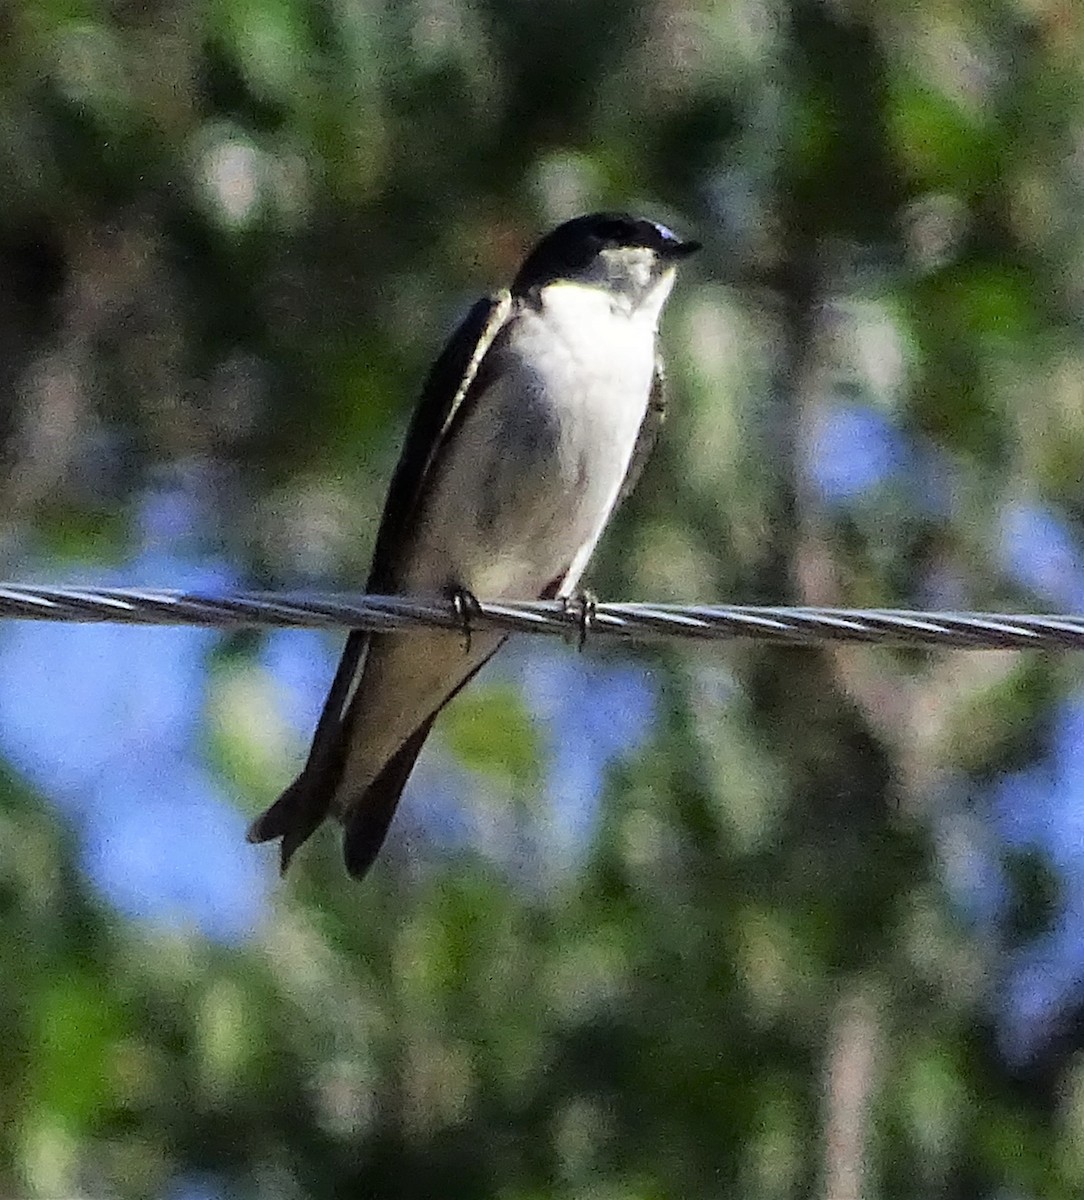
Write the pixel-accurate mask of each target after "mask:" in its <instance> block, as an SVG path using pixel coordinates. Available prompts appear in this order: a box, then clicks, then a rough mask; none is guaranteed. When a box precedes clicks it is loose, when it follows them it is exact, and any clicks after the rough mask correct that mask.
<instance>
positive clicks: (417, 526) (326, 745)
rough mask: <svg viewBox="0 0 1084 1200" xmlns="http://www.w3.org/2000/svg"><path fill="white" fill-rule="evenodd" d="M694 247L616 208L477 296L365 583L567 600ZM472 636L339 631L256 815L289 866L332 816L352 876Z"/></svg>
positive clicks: (370, 851)
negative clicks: (307, 729)
mask: <svg viewBox="0 0 1084 1200" xmlns="http://www.w3.org/2000/svg"><path fill="white" fill-rule="evenodd" d="M698 248H699V243H697V242H689V241H683V240H682V239H681V238H679V237H678V236H677V235H676V234H674V233H672V232H671V231H670V230H669V229H667V228H666V227H665V226H664V225H659V224H656V223H655V222H654V221H648V220H643V219H641V218H637V217H631V216H627V215H625V214H620V213H596V214H593V215H591V216H584V217H577V218H576V219H575V220H572V221H567V222H566V223H565V224H563V225H561V226H559V227H558V228H557V229H555V230H553V232H552V233H550V234H548V235H547V236H546V237H544V238H543V239H542V241H540V242H539V243H538V245H537V246H535V248H534V249H533V250H532V251H531V253H530V254H528V256H527V258H526V259H525V260H524V262H523V265H522V266H521V267H520V269H519V273H518V274H517V275H516V277H515V279H514V281H513V283H512V286H511V288H508V289H505V290H504V291H501V292H498V293H497V294H496V295H494V296H492V297H490V298H488V299H484V300H480V301H479V302H478V303H477V304H475V306H474V307H473V308H472V309H471V310H470V312H469V313H468V314H467V316H466V318H465V319H464V321H463V323H462V324H461V325H460V326H459V328H458V329H457V330H456V332H455V333H454V334H453V335H452V338H451V340H450V341H449V342H448V344H447V346H445V348H444V351H443V352H442V354H441V355H440V357H439V358H438V359H437V361H436V363H435V364H434V366H433V368H432V370H431V372H430V374H429V378H428V380H427V382H426V384H425V387H424V389H423V391H422V397H421V400H420V402H419V404H418V407H417V410H416V411H415V413H414V417H413V419H412V421H411V424H410V428H409V430H408V432H407V436H406V443H405V445H404V447H403V451H402V455H401V457H400V459H399V465H398V466H397V468H396V470H395V473H394V475H393V477H392V481H391V486H390V489H389V491H388V498H387V501H386V503H385V506H384V515H383V518H382V520H381V524H380V529H379V532H378V534H377V539H376V549H375V551H374V554H373V563H372V568H371V570H370V573H369V582H368V585H367V590H368V591H369V592H370V593H374V594H405V595H417V596H443V597H449V596H451V597H454V598H455V599H457V600H458V601H459V602H461V603H462V602H463V601H464V600H470V599H471V598H473V596H484V597H489V598H494V597H504V598H516V599H523V598H527V597H538V598H540V599H543V598H544V599H552V598H566V599H567V598H571V597H572V596H573V595H574V594H575V592H576V588H577V587H578V585H579V582H580V577H581V576H582V575H583V572H584V570H585V568H586V567H587V564H588V561H589V560H590V558H591V555H592V553H593V552H594V549H595V546H596V544H597V543H598V540H599V538H600V537H601V536H602V531H603V530H604V529H605V527H606V523H607V522H608V521H609V519H610V516H611V514H612V513H613V511H614V509H615V508H616V507H617V506H618V505H619V504H620V503H621V501H622V500H623V499H624V498H625V496H626V495H627V494H628V493H629V492H630V491H631V490H632V487H633V485H634V484H635V482H636V479H637V477H638V476H639V474H640V471H641V469H642V468H643V465H644V463H645V461H646V459H647V456H648V454H649V453H650V451H651V448H652V446H653V445H654V442H655V438H656V436H657V434H658V430H659V427H660V425H661V423H662V417H663V413H664V407H665V401H664V394H663V392H664V387H663V368H662V361H661V359H660V357H659V353H658V346H657V341H658V322H659V315H660V313H661V311H662V307H663V304H664V303H665V301H666V298H667V296H668V295H669V294H670V289H671V288H672V287H673V284H674V274H675V269H676V266H677V264H678V263H679V262H680V261H681V260H682V259H684V258H685V257H686V256H687V255H689V254H691V253H692V252H693V251H695V250H697V249H698ZM505 637H506V635H504V634H501V633H495V632H492V631H488V630H482V631H479V632H477V633H475V634H474V635H473V636H468V637H467V638H466V639H464V637H463V636H462V635H461V634H459V633H456V632H454V631H449V630H441V629H415V630H411V631H410V632H407V633H391V634H381V633H368V632H363V631H356V632H354V633H352V634H350V636H349V639H348V640H347V643H346V649H345V651H344V653H343V657H342V661H341V662H340V664H339V669H338V671H337V672H336V674H335V679H334V682H333V683H332V685H331V692H330V694H329V695H328V698H327V701H326V703H325V706H324V710H323V713H322V714H321V716H320V720H319V722H318V724H317V728H316V733H315V735H314V737H313V742H312V748H311V750H310V751H309V756H308V760H307V761H306V763H305V766H304V769H303V770H302V772H301V774H300V776H299V777H298V778H297V779H296V780H295V781H294V783H292V784H291V785H290V787H288V788H287V789H286V791H285V792H283V794H282V795H281V796H280V797H279V799H278V800H277V801H276V802H275V803H274V804H273V805H272V806H271V807H270V808H269V809H268V810H267V811H266V812H265V813H263V815H262V816H260V817H258V818H257V819H256V821H254V822H253V824H252V827H251V828H250V829H249V833H248V837H249V841H252V842H265V841H269V840H271V839H272V838H281V839H282V869H283V870H284V871H285V869H286V867H287V866H288V865H289V862H290V859H291V858H292V856H293V854H294V853H295V851H296V850H297V848H298V847H299V846H300V845H301V844H302V843H303V842H304V841H305V840H306V839H307V838H308V837H309V835H310V834H311V833H312V832H313V831H314V830H315V829H316V828H317V826H318V825H320V823H321V822H322V821H323V820H324V819H325V818H326V817H328V816H334V817H336V818H337V819H338V820H339V821H340V822H341V824H342V825H343V827H344V831H345V832H344V853H345V858H346V867H347V870H348V871H349V872H350V874H351V875H353V876H355V877H356V878H359V879H360V878H361V877H362V876H363V875H364V874H365V872H366V871H367V870H368V868H369V867H370V866H371V865H372V862H373V860H374V858H375V857H376V855H377V852H378V851H379V850H380V847H381V845H382V843H383V841H384V837H385V835H386V833H387V831H388V826H389V825H390V823H391V819H392V816H393V815H394V813H395V808H396V805H397V804H398V802H399V797H400V795H401V794H402V791H403V788H404V786H405V785H406V781H407V777H408V776H409V775H410V772H411V770H412V768H413V766H414V762H415V760H416V759H417V757H418V754H419V753H420V751H421V748H422V744H423V743H424V742H425V739H426V737H427V736H428V734H429V731H430V729H432V727H433V722H434V721H435V720H436V718H437V715H438V714H439V712H440V710H441V709H442V708H443V707H444V706H445V705H446V704H447V703H448V701H449V700H451V699H452V697H453V696H455V695H456V693H457V692H459V690H460V689H461V688H462V687H463V686H464V685H465V684H466V683H467V682H469V680H470V679H471V678H472V677H473V676H474V675H475V674H476V673H477V672H478V671H479V670H480V669H481V667H482V665H483V664H484V663H486V662H487V661H488V660H489V659H490V658H492V656H493V655H494V654H495V653H496V652H497V650H498V649H499V648H500V646H501V644H502V643H503V642H504V640H505Z"/></svg>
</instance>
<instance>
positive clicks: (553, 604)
mask: <svg viewBox="0 0 1084 1200" xmlns="http://www.w3.org/2000/svg"><path fill="white" fill-rule="evenodd" d="M5 617H8V618H17V619H21V620H33V621H83V622H86V621H99V622H100V621H111V622H120V623H125V624H135V625H210V626H216V627H219V628H225V629H239V628H258V627H268V626H270V627H275V628H280V629H281V628H309V629H331V628H342V629H374V630H380V631H385V632H391V631H399V630H409V629H417V628H419V627H424V626H428V627H437V628H443V629H455V630H460V629H462V628H463V619H462V617H461V616H459V615H458V614H457V613H456V612H455V610H454V608H453V606H452V604H451V602H450V601H444V600H423V599H412V598H407V597H398V596H344V595H311V594H308V593H289V592H247V593H241V594H238V595H223V596H218V595H210V594H208V595H204V594H201V593H193V592H180V591H164V590H159V589H154V588H97V587H93V588H91V587H88V588H74V587H35V586H30V585H24V584H2V585H0V618H5ZM470 628H471V629H485V628H491V629H503V630H508V631H509V632H512V633H555V634H562V635H564V636H566V637H572V638H578V637H579V636H580V634H581V631H582V628H583V612H582V607H581V606H580V605H579V604H575V603H573V604H569V605H565V604H563V603H562V602H561V601H559V600H534V601H511V600H508V601H487V600H482V601H479V605H478V609H477V612H472V613H471V616H470ZM589 629H590V636H591V637H592V638H593V637H595V636H596V635H603V636H614V637H623V638H627V639H637V640H646V639H658V638H700V639H724V640H726V639H734V638H750V639H758V640H761V641H773V642H782V643H788V644H800V645H810V644H813V643H816V642H824V641H841V642H873V643H877V644H879V645H893V646H930V647H935V646H957V647H964V648H967V649H973V650H984V649H986V650H1020V649H1024V648H1030V649H1051V648H1062V649H1084V616H1056V615H1050V616H1044V615H1034V616H1033V615H1028V614H1020V613H1016V614H1010V613H974V612H959V613H957V612H947V613H946V612H910V611H906V610H902V609H846V608H790V607H786V606H778V607H777V606H774V605H772V606H766V607H765V606H761V605H734V604H694V605H673V604H598V605H597V606H595V607H594V608H593V610H592V611H591V612H590V619H589Z"/></svg>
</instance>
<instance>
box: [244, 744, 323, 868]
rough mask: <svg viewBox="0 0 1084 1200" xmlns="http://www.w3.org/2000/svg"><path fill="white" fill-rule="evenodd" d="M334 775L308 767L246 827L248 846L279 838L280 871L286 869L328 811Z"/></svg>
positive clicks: (311, 766)
mask: <svg viewBox="0 0 1084 1200" xmlns="http://www.w3.org/2000/svg"><path fill="white" fill-rule="evenodd" d="M335 778H336V773H334V772H328V771H326V770H320V769H319V768H318V767H314V766H313V765H312V764H310V765H309V766H307V767H306V768H305V770H304V771H302V772H301V774H300V775H299V776H298V777H297V778H296V779H295V780H294V782H293V783H291V784H290V786H289V787H288V788H287V789H286V791H284V792H283V793H282V795H281V796H279V798H278V799H277V800H276V801H275V803H274V804H272V805H271V807H270V808H269V809H267V811H266V812H264V813H262V814H261V815H260V816H258V817H257V818H256V820H255V821H253V822H252V824H251V825H250V826H249V827H248V835H247V836H248V840H249V841H250V842H270V841H272V840H273V839H274V838H277V837H280V838H282V858H281V870H282V872H283V874H285V872H286V868H287V867H288V866H289V865H290V859H291V858H293V856H294V854H295V853H296V852H297V850H298V848H299V847H300V846H302V845H303V844H304V843H305V842H306V841H308V839H309V838H310V837H311V836H312V835H313V833H315V832H316V830H317V828H318V827H319V826H320V825H321V823H322V822H323V821H324V818H325V817H326V816H327V815H328V812H329V811H330V808H331V798H332V795H333V793H334V791H335Z"/></svg>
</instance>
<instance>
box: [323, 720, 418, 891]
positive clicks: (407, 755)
mask: <svg viewBox="0 0 1084 1200" xmlns="http://www.w3.org/2000/svg"><path fill="white" fill-rule="evenodd" d="M436 719H437V714H436V713H434V714H433V715H432V716H431V717H430V718H429V720H428V721H426V722H425V724H424V725H422V726H420V727H419V728H418V729H417V730H416V731H415V732H414V733H412V734H411V735H410V737H408V738H407V740H406V741H405V742H404V743H403V744H402V745H401V746H400V747H399V749H398V750H397V751H396V752H395V755H394V757H392V758H391V759H389V761H388V765H387V766H386V767H385V768H384V769H383V771H381V772H380V774H379V775H378V776H377V777H376V778H375V779H374V780H373V782H372V783H371V784H370V785H369V786H368V787H367V788H366V789H365V791H364V792H362V794H361V796H360V797H359V798H358V799H357V800H356V801H355V802H354V803H353V804H352V805H351V806H350V811H349V812H348V813H347V814H346V815H345V816H344V818H343V827H344V830H345V832H344V834H343V857H344V858H345V859H346V869H347V870H348V871H349V872H350V874H351V875H353V877H354V878H355V879H364V878H365V874H366V872H367V871H368V870H369V868H370V867H371V866H372V865H373V862H374V860H375V859H376V856H377V855H378V854H379V853H380V847H381V846H382V845H383V844H384V839H385V838H386V837H387V835H388V828H389V826H390V825H391V819H392V817H394V816H395V810H396V808H397V807H398V804H399V797H400V796H401V795H402V794H403V788H405V787H406V781H407V780H408V779H409V778H410V772H411V771H413V769H414V764H415V762H416V761H417V759H418V755H419V754H420V753H421V751H422V746H423V745H424V744H425V739H426V738H427V737H428V736H429V731H430V729H432V728H433V722H434V721H435V720H436Z"/></svg>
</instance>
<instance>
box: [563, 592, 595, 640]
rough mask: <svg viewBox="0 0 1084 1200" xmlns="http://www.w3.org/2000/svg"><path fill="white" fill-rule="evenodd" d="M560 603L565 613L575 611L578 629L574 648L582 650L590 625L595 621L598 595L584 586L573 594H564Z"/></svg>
mask: <svg viewBox="0 0 1084 1200" xmlns="http://www.w3.org/2000/svg"><path fill="white" fill-rule="evenodd" d="M561 603H562V604H563V605H564V609H565V612H566V613H575V615H576V625H577V628H578V629H579V636H578V637H577V639H576V648H577V649H578V650H581V651H582V650H583V648H584V646H586V645H587V635H588V633H590V632H591V626H592V625H593V624H594V621H595V611H596V610H597V608H598V597H597V596H596V595H595V593H594V592H592V591H589V590H587V589H586V588H585V589H584V590H583V591H582V592H576V594H575V595H573V596H565V597H564V598H563V599H562V601H561Z"/></svg>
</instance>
